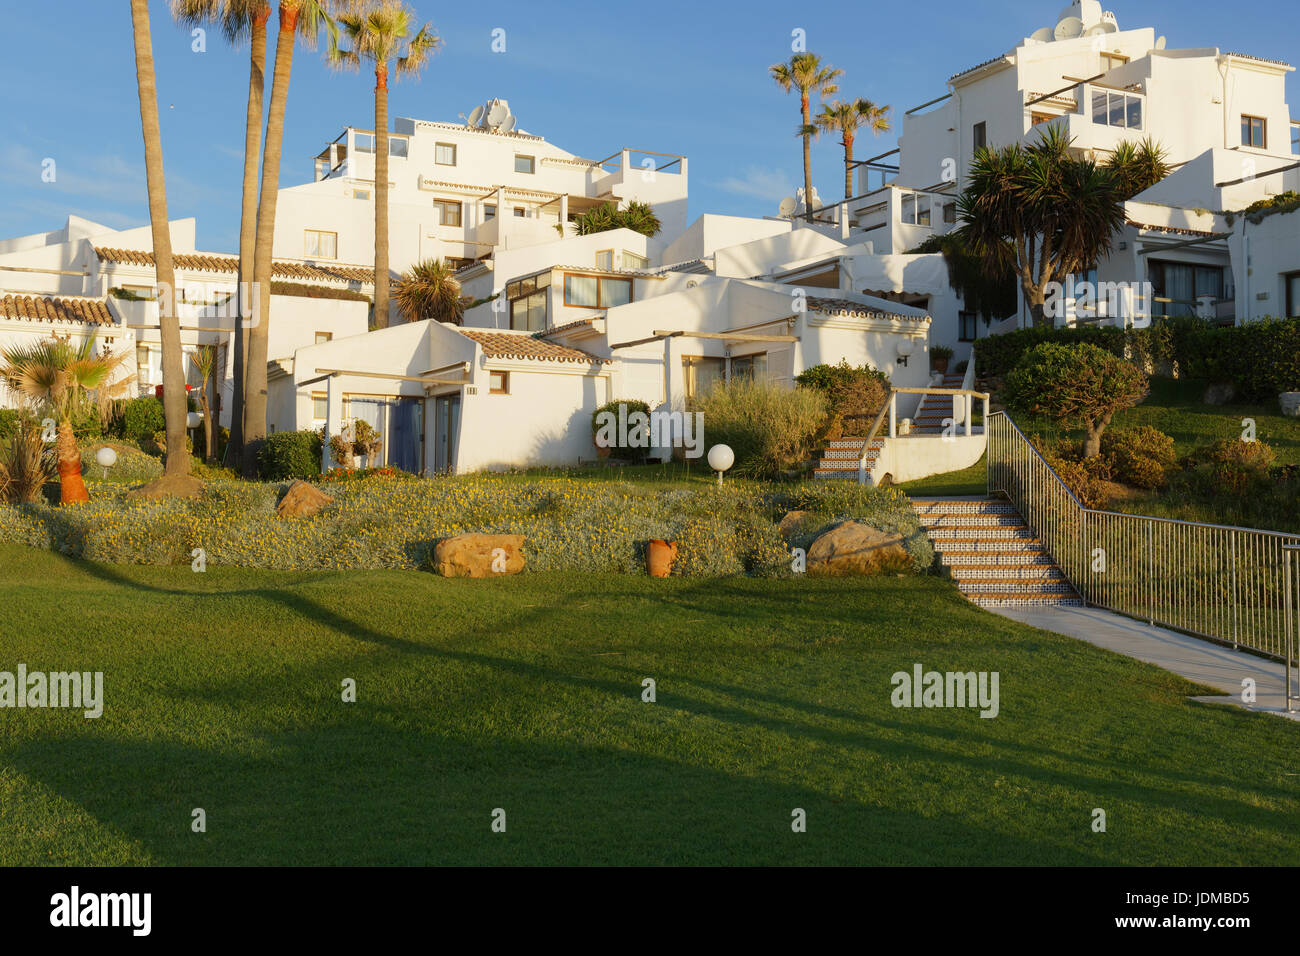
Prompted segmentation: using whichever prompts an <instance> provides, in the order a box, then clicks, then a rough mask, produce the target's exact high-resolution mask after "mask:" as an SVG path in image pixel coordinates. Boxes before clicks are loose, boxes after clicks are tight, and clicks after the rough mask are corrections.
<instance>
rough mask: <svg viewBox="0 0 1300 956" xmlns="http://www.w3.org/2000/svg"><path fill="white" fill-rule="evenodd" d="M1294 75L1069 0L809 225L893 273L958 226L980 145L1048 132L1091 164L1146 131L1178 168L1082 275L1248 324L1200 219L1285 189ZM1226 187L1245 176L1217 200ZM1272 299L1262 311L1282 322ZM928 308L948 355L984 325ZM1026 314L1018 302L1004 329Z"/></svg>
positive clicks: (1285, 265)
mask: <svg viewBox="0 0 1300 956" xmlns="http://www.w3.org/2000/svg"><path fill="white" fill-rule="evenodd" d="M1293 70H1294V67H1292V66H1289V65H1287V64H1285V63H1281V62H1277V61H1274V60H1267V59H1262V58H1259V57H1256V56H1251V55H1248V54H1245V53H1236V52H1226V51H1222V50H1219V49H1217V48H1214V47H1205V48H1191V49H1169V48H1168V46H1167V43H1166V40H1165V37H1163V36H1158V35H1157V33H1156V30H1155V28H1153V27H1143V28H1139V29H1127V30H1126V29H1121V28H1120V26H1119V23H1118V20H1117V18H1116V15H1115V14H1114V13H1111V12H1108V11H1103V10H1102V8H1101V4H1100V3H1098V2H1096V0H1076V2H1074V3H1072V4H1070V5H1069V6H1067V7H1066V8H1065V9H1064V10H1062V11H1061V12H1060V13H1059V14H1058V15H1057V17H1056V18H1055V20H1054V21H1053V23H1052V24H1051V25H1048V26H1045V27H1043V28H1041V29H1039V30H1037V31H1035V32H1034V33H1033V34H1032V35H1030V36H1026V37H1023V38H1022V39H1021V40H1020V42H1019V43H1017V44H1016V45H1015V46H1014V47H1013V48H1012V49H1010V50H1008V51H1007V52H1005V53H1003V54H1001V55H999V56H995V57H993V58H991V59H989V60H986V61H984V62H982V63H979V64H977V65H975V66H972V67H969V68H966V69H964V70H962V71H961V72H959V73H955V74H953V75H952V76H950V77H949V78H948V82H947V92H946V93H944V94H943V95H940V96H938V97H936V98H935V99H933V100H931V101H929V102H926V103H923V104H921V105H920V106H917V107H915V108H913V109H911V110H908V111H907V112H906V113H905V114H904V116H903V123H902V131H901V132H902V135H901V137H900V139H899V147H898V149H896V150H893V151H891V152H889V153H885V154H882V155H881V156H876V157H873V158H871V159H869V160H865V161H863V162H862V164H861V165H859V167H858V180H857V182H858V188H859V191H860V195H858V196H856V197H853V198H851V199H848V200H844V201H841V202H838V203H836V204H834V205H832V206H828V207H826V208H824V209H823V210H821V211H820V212H819V213H818V216H817V218H818V219H819V220H822V221H820V222H818V223H815V224H814V225H813V228H817V229H820V230H822V231H825V232H828V233H830V234H832V235H836V236H838V237H841V238H843V239H844V240H846V241H848V242H855V241H856V242H870V244H871V247H872V251H873V253H875V254H876V255H877V256H879V257H885V256H890V257H895V258H897V257H904V258H903V259H902V260H901V261H899V262H897V263H893V264H890V265H888V267H887V268H885V271H886V272H893V273H898V272H901V271H903V269H904V268H905V267H906V266H907V264H908V258H910V257H906V253H907V251H908V250H909V249H913V248H915V247H916V246H917V245H919V244H920V243H922V242H924V241H925V240H926V239H928V238H930V237H932V236H934V235H940V234H943V233H946V232H949V231H951V230H952V229H954V228H956V226H957V210H956V198H957V196H958V195H959V193H960V192H961V190H962V188H963V187H964V184H965V180H966V174H967V171H968V170H969V167H970V164H971V162H972V160H973V157H974V155H975V152H976V150H978V149H980V148H982V147H985V146H987V147H991V148H996V147H1001V146H1007V145H1010V144H1013V143H1020V144H1026V143H1029V142H1032V141H1034V139H1035V138H1036V137H1037V136H1038V134H1039V132H1040V130H1039V127H1041V126H1044V125H1046V124H1056V125H1058V126H1061V127H1063V128H1064V129H1065V130H1066V132H1067V133H1068V134H1069V135H1070V136H1071V137H1072V138H1073V140H1074V148H1075V150H1077V151H1078V153H1079V154H1080V155H1082V156H1087V157H1089V158H1092V159H1095V160H1097V161H1102V160H1104V159H1105V157H1106V156H1107V155H1108V154H1109V153H1110V151H1111V150H1113V149H1114V147H1115V146H1116V144H1117V143H1119V142H1120V141H1122V140H1128V141H1131V142H1137V141H1140V140H1143V139H1145V138H1147V137H1150V138H1152V139H1154V140H1155V141H1156V142H1157V143H1159V144H1160V145H1161V146H1163V147H1164V148H1165V150H1166V151H1167V152H1168V155H1169V160H1170V162H1171V163H1172V164H1173V165H1174V166H1175V172H1174V173H1173V174H1172V175H1171V176H1170V177H1169V178H1168V179H1167V180H1166V181H1165V182H1163V183H1161V184H1159V185H1158V186H1157V187H1156V188H1155V189H1153V190H1151V191H1150V192H1149V193H1145V194H1143V195H1142V196H1139V197H1135V201H1134V202H1132V203H1130V209H1129V212H1130V215H1129V225H1128V227H1127V228H1126V230H1125V231H1124V233H1123V234H1121V235H1120V236H1119V237H1117V242H1116V250H1115V253H1114V254H1113V255H1112V256H1111V257H1110V259H1109V260H1108V261H1106V262H1101V263H1098V264H1097V265H1096V268H1095V271H1094V272H1091V273H1090V274H1089V275H1086V276H1080V277H1079V279H1080V281H1084V280H1089V281H1091V282H1093V283H1094V284H1095V283H1096V282H1098V281H1101V282H1123V283H1143V282H1148V281H1149V282H1151V283H1152V287H1153V289H1154V291H1155V296H1156V298H1157V300H1161V299H1164V300H1171V301H1167V302H1162V301H1157V302H1156V303H1155V304H1154V310H1153V311H1154V313H1155V314H1157V315H1159V314H1166V313H1168V314H1187V313H1197V314H1202V315H1205V316H1207V317H1209V318H1212V319H1215V320H1219V321H1234V320H1238V319H1239V320H1241V321H1246V320H1249V319H1251V318H1255V317H1258V316H1259V314H1260V310H1258V309H1257V308H1255V307H1254V306H1253V305H1252V307H1251V308H1245V307H1244V305H1243V304H1242V303H1241V302H1239V301H1238V292H1237V290H1238V289H1239V288H1242V287H1244V285H1246V284H1248V283H1245V282H1244V281H1243V280H1244V279H1245V278H1246V277H1247V275H1248V273H1249V271H1250V269H1251V266H1249V265H1247V263H1246V261H1245V259H1244V258H1243V256H1241V255H1238V256H1233V255H1231V254H1230V243H1229V241H1228V238H1227V233H1228V232H1230V231H1231V227H1230V226H1229V225H1228V224H1227V222H1226V221H1225V220H1223V219H1222V218H1220V219H1219V220H1217V221H1216V220H1215V219H1214V218H1213V217H1209V218H1207V217H1205V216H1204V215H1200V214H1198V213H1197V212H1196V210H1202V211H1203V210H1217V211H1231V210H1240V209H1242V208H1244V207H1245V206H1247V205H1249V204H1250V203H1251V202H1254V201H1255V200H1257V199H1263V198H1267V197H1268V196H1269V195H1275V194H1278V193H1280V192H1283V191H1285V190H1287V189H1294V188H1296V187H1295V184H1296V183H1297V182H1298V181H1300V180H1297V177H1296V175H1295V172H1294V170H1293V169H1292V168H1291V167H1292V164H1293V163H1294V162H1295V161H1296V153H1298V152H1300V123H1297V122H1295V121H1293V120H1292V118H1291V113H1290V109H1289V107H1288V105H1287V101H1286V76H1287V74H1289V73H1290V72H1292V71H1293ZM1235 180H1244V181H1243V182H1238V183H1237V186H1238V188H1237V189H1235V190H1226V191H1225V188H1224V186H1223V184H1224V183H1226V182H1231V181H1235ZM1225 203H1226V204H1225ZM1238 228H1240V227H1238ZM880 265H882V266H884V265H885V263H883V262H882V263H880ZM1270 268H1272V265H1271V263H1270ZM1278 268H1279V269H1281V270H1282V273H1281V274H1284V273H1285V272H1286V271H1287V269H1300V262H1297V261H1295V259H1294V257H1292V258H1290V259H1287V260H1286V261H1285V262H1282V263H1280V264H1279V265H1278ZM876 271H877V270H875V269H872V268H870V267H868V268H867V269H866V272H867V273H874V272H876ZM1273 282H1274V279H1273V278H1270V283H1273ZM863 289H864V291H872V292H895V293H903V292H904V291H906V292H907V293H910V294H911V295H912V296H913V297H914V296H915V295H917V294H918V293H924V292H925V290H924V289H921V288H914V289H913V288H908V289H904V288H903V287H902V286H896V287H895V288H893V289H879V288H874V287H871V286H863ZM905 301H907V299H905ZM1255 301H1258V300H1252V303H1253V302H1255ZM1271 301H1272V302H1273V303H1274V305H1273V307H1272V308H1270V309H1268V310H1265V313H1264V314H1272V315H1278V314H1282V313H1283V311H1284V310H1283V308H1282V307H1281V306H1279V305H1278V304H1277V303H1278V300H1277V298H1276V297H1273V298H1272V300H1271ZM932 311H934V320H935V333H934V334H935V340H936V341H937V342H943V343H945V344H950V345H956V346H957V347H958V348H959V350H962V349H963V346H964V344H965V343H968V342H970V341H972V340H973V339H974V338H975V337H976V336H978V335H984V334H988V332H989V331H990V330H989V329H987V328H986V327H985V326H984V324H983V323H981V322H978V321H977V320H976V317H975V316H974V315H972V314H970V313H967V312H965V311H964V310H962V308H961V304H960V302H958V301H956V300H951V299H950V300H946V301H943V302H937V301H936V302H934V303H933V305H932ZM1071 315H1072V316H1073V312H1071ZM1094 317H1095V316H1094ZM1102 318H1107V316H1104V315H1103V316H1102ZM1110 318H1114V317H1113V316H1112V317H1110ZM1026 320H1027V310H1025V309H1024V308H1023V307H1022V310H1021V315H1020V316H1018V317H1017V322H1016V323H1013V325H1014V324H1023V323H1024V322H1025V321H1026ZM1071 320H1073V319H1071ZM995 330H996V329H995Z"/></svg>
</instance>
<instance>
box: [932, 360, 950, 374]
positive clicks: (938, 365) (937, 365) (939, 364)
mask: <svg viewBox="0 0 1300 956" xmlns="http://www.w3.org/2000/svg"><path fill="white" fill-rule="evenodd" d="M949 361H951V360H950V359H946V358H945V359H931V360H930V368H931V369H933V370H934V371H936V372H942V373H943V374H945V375H946V374H948V362H949Z"/></svg>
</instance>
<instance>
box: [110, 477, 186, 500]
mask: <svg viewBox="0 0 1300 956" xmlns="http://www.w3.org/2000/svg"><path fill="white" fill-rule="evenodd" d="M126 497H127V498H128V499H130V500H133V501H135V500H145V501H152V500H154V499H157V498H202V497H203V482H201V481H199V479H197V478H195V477H194V476H193V475H163V476H162V477H161V478H155V479H154V480H153V481H151V482H149V483H148V484H147V485H141V486H140V487H139V488H132V489H131V490H130V491H128V492H127V493H126Z"/></svg>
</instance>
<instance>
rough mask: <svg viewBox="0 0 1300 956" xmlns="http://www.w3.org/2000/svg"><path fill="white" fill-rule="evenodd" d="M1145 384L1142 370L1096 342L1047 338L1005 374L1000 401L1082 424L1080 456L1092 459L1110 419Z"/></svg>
mask: <svg viewBox="0 0 1300 956" xmlns="http://www.w3.org/2000/svg"><path fill="white" fill-rule="evenodd" d="M1147 384H1148V383H1147V377H1146V375H1145V374H1144V373H1143V372H1140V371H1139V370H1138V369H1137V368H1136V367H1135V366H1133V365H1131V364H1129V363H1128V362H1125V361H1124V360H1123V359H1122V358H1118V357H1117V356H1115V355H1113V354H1111V353H1110V352H1107V351H1105V350H1104V349H1100V348H1098V347H1097V346H1095V345H1056V344H1053V343H1050V342H1045V343H1042V344H1040V345H1036V346H1034V347H1033V348H1032V349H1030V350H1029V351H1028V352H1026V353H1025V354H1024V356H1023V357H1022V358H1021V360H1020V362H1019V363H1018V364H1017V365H1016V367H1015V368H1014V369H1013V370H1012V371H1011V374H1010V375H1008V376H1007V379H1006V385H1005V387H1004V388H1003V391H1002V400H1003V401H1004V402H1005V403H1006V405H1007V407H1008V408H1010V409H1011V410H1012V411H1017V412H1023V413H1028V414H1031V415H1046V416H1048V417H1049V418H1052V419H1055V420H1056V421H1058V422H1066V423H1069V424H1071V425H1075V426H1080V427H1082V428H1083V430H1084V435H1085V437H1084V446H1083V452H1084V457H1086V458H1095V457H1096V456H1097V455H1098V454H1100V452H1101V436H1102V434H1103V433H1104V432H1105V430H1106V426H1107V425H1109V424H1110V420H1111V418H1112V417H1113V416H1114V414H1115V413H1116V412H1117V411H1120V410H1121V409H1125V408H1131V407H1132V406H1133V405H1135V404H1137V402H1138V401H1140V400H1141V399H1142V398H1143V397H1145V395H1146V393H1147Z"/></svg>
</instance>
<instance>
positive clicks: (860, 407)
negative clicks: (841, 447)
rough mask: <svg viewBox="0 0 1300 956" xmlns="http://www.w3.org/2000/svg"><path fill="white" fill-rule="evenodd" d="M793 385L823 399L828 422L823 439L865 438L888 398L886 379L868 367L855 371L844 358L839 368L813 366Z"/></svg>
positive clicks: (836, 366)
mask: <svg viewBox="0 0 1300 956" xmlns="http://www.w3.org/2000/svg"><path fill="white" fill-rule="evenodd" d="M795 382H796V383H797V384H799V385H801V386H804V387H806V388H812V389H816V390H817V391H819V392H821V394H822V395H824V396H825V398H826V401H827V406H828V413H829V416H830V417H829V420H828V421H827V423H826V426H825V428H824V429H823V434H822V437H823V438H839V437H840V436H841V435H846V434H850V435H865V434H866V431H867V429H868V428H870V427H871V422H872V421H873V420H874V419H875V417H876V415H878V414H879V413H880V410H881V409H882V408H884V407H885V402H886V400H887V399H888V398H889V376H887V375H886V374H885V373H884V372H880V371H877V370H876V369H873V368H872V367H871V366H869V365H863V366H860V367H858V368H854V367H853V366H851V365H849V364H848V362H846V361H844V360H843V359H841V360H840V362H839V364H838V365H814V366H812V367H811V368H809V369H805V370H804V371H803V372H801V373H800V374H799V375H798V376H797V377H796V378H795Z"/></svg>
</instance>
